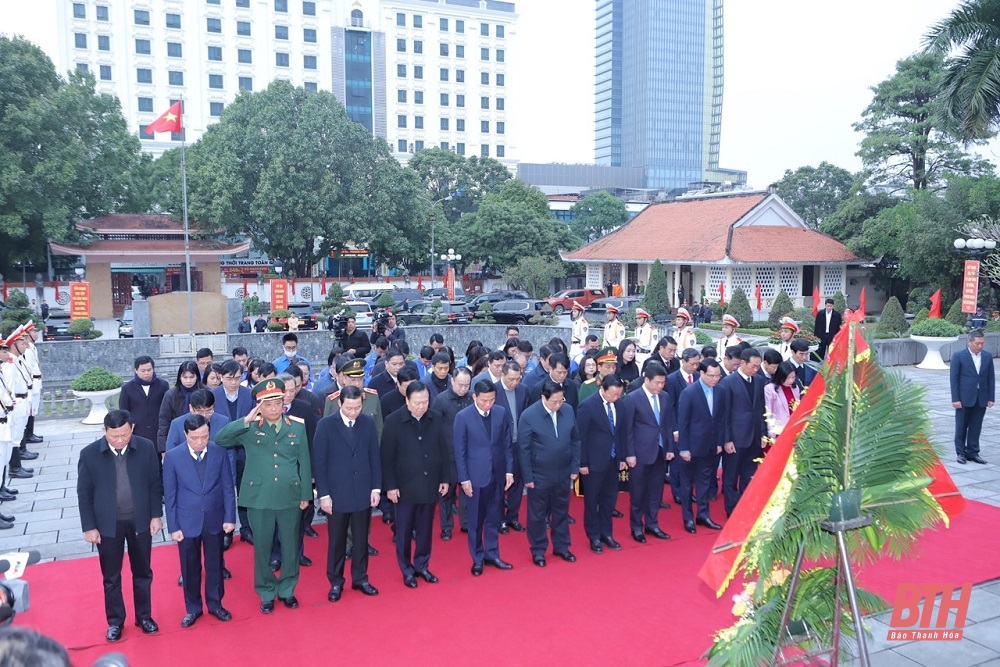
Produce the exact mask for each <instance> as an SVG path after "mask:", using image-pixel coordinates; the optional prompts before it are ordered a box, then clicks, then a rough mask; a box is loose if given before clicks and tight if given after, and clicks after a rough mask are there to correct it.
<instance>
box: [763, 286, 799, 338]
mask: <svg viewBox="0 0 1000 667" xmlns="http://www.w3.org/2000/svg"><path fill="white" fill-rule="evenodd" d="M794 308H795V306H794V305H792V300H791V299H789V298H788V295H787V294H785V292H784V291H781V292H778V296H776V297H775V298H774V304H773V305H772V306H771V313H770V314H769V315H768V316H767V324H768V326H769V327H770V328H771V329H777V328H778V327H779V326H780V325H781V318H782V317H784V316H785V315H787V314H788V313H790V312H792V310H793V309H794Z"/></svg>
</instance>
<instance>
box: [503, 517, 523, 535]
mask: <svg viewBox="0 0 1000 667" xmlns="http://www.w3.org/2000/svg"><path fill="white" fill-rule="evenodd" d="M507 525H508V526H510V529H511V530H514V531H517V532H519V533H523V532H524V526H523V525H522V524H521V522H520V521H518V520H517V519H515V520H513V521H510V522H508V523H507Z"/></svg>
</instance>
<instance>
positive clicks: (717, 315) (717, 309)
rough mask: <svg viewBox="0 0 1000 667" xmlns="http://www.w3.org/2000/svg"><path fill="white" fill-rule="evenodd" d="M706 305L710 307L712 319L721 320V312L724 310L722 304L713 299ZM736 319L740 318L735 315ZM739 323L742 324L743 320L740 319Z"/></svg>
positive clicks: (714, 320)
mask: <svg viewBox="0 0 1000 667" xmlns="http://www.w3.org/2000/svg"><path fill="white" fill-rule="evenodd" d="M734 293H735V292H734ZM708 307H709V308H711V309H712V321H713V322H721V321H722V313H723V312H724V310H723V308H722V304H721V303H719V302H718V301H713V302H712V303H710V304H708ZM736 319H738V320H739V319H740V318H738V317H737V318H736ZM740 324H743V320H740Z"/></svg>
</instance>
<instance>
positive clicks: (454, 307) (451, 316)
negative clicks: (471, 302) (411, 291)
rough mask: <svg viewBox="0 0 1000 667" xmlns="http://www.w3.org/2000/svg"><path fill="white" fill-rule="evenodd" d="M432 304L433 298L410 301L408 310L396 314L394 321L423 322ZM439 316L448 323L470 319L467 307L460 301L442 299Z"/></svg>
mask: <svg viewBox="0 0 1000 667" xmlns="http://www.w3.org/2000/svg"><path fill="white" fill-rule="evenodd" d="M433 304H434V300H428V301H419V302H417V303H411V304H410V309H409V310H408V311H406V312H405V313H398V314H397V315H396V321H397V322H398V321H402V323H403V324H423V322H421V320H422V319H423V318H424V317H425V316H426V315H427V314H428V313H429V312H430V310H431V306H432V305H433ZM441 316H442V317H444V318H445V319H446V320H447V321H448V324H468V323H469V320H471V319H472V314H471V313H470V312H469V309H468V308H466V306H465V304H464V303H462V302H461V301H442V302H441Z"/></svg>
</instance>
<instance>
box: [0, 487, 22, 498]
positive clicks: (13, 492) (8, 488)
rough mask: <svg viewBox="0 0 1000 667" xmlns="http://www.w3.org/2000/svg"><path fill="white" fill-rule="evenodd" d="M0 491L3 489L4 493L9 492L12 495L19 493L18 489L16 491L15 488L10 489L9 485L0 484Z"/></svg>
mask: <svg viewBox="0 0 1000 667" xmlns="http://www.w3.org/2000/svg"><path fill="white" fill-rule="evenodd" d="M0 491H3V492H4V493H9V494H10V495H12V496H16V495H17V494H19V493H20V491H18V490H17V489H12V488H10V487H9V486H0Z"/></svg>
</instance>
